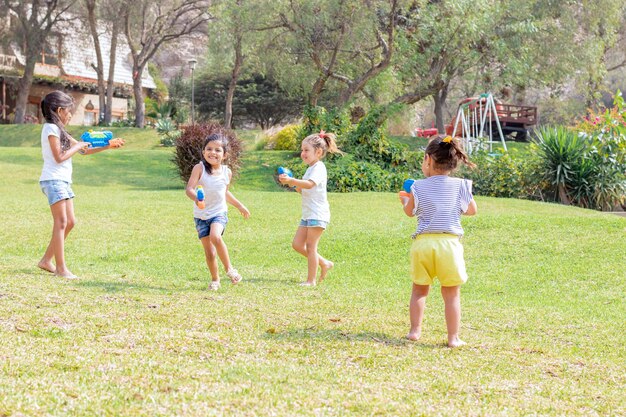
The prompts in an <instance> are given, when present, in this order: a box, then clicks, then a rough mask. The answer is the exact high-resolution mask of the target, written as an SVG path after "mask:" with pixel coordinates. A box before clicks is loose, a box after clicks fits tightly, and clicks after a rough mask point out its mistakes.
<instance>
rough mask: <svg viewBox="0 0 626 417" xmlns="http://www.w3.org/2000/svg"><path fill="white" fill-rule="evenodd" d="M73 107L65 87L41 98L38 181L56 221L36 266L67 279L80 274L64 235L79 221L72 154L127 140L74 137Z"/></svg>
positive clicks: (116, 144)
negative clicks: (93, 142)
mask: <svg viewBox="0 0 626 417" xmlns="http://www.w3.org/2000/svg"><path fill="white" fill-rule="evenodd" d="M73 107H74V99H73V98H72V97H71V96H69V95H67V94H65V93H64V92H62V91H53V92H52V93H49V94H48V95H46V96H45V97H44V99H43V100H42V101H41V112H42V113H43V117H44V119H45V120H46V123H45V124H44V125H43V128H42V130H41V152H42V154H43V169H42V172H41V177H40V178H39V185H40V186H41V190H42V191H43V193H44V194H45V195H46V197H48V204H49V205H50V211H51V212H52V220H53V225H52V238H51V239H50V243H49V244H48V248H47V249H46V252H45V253H44V255H43V257H42V258H41V260H40V261H39V263H38V264H37V266H38V267H39V268H41V269H43V270H45V271H48V272H52V273H54V274H55V275H57V276H60V277H63V278H68V279H75V278H77V277H76V275H74V274H73V273H72V272H70V270H69V269H68V268H67V265H66V264H65V239H66V238H67V235H68V234H69V233H70V231H71V230H72V228H73V227H74V224H75V223H76V219H75V217H74V203H73V200H72V199H73V198H74V192H73V191H72V188H71V184H72V156H73V155H74V154H75V153H76V152H79V153H81V154H83V155H89V154H93V153H97V152H101V151H104V150H106V149H110V148H117V147H120V146H122V145H124V140H122V139H116V141H115V142H113V143H112V144H111V145H107V146H104V147H98V148H89V143H88V142H78V141H77V140H75V139H74V138H73V137H71V136H70V135H69V133H67V131H66V130H65V126H66V125H67V124H68V123H69V122H70V119H71V118H72V109H73ZM53 259H54V263H53V262H52V260H53Z"/></svg>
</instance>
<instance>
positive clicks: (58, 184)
mask: <svg viewBox="0 0 626 417" xmlns="http://www.w3.org/2000/svg"><path fill="white" fill-rule="evenodd" d="M70 185H71V184H70V183H69V182H67V181H61V180H46V181H39V186H40V187H41V191H42V192H43V193H44V194H45V195H46V197H48V204H49V205H53V204H55V203H58V202H59V201H61V200H69V199H70V198H74V191H72V187H71V186H70Z"/></svg>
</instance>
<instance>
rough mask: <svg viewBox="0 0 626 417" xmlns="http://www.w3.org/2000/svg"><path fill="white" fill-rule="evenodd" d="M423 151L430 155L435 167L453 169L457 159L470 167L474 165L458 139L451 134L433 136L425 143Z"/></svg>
mask: <svg viewBox="0 0 626 417" xmlns="http://www.w3.org/2000/svg"><path fill="white" fill-rule="evenodd" d="M424 153H425V154H426V155H429V156H430V157H431V159H432V160H433V163H434V168H435V169H439V170H444V171H454V170H455V169H456V167H457V165H458V163H459V161H461V162H462V163H464V164H465V165H467V166H468V167H470V168H473V167H475V166H476V165H474V164H473V163H471V162H470V160H469V158H468V156H467V154H466V153H465V151H464V150H463V147H462V145H461V144H460V143H459V141H458V140H457V139H455V138H453V137H451V136H446V135H436V136H433V137H432V138H431V139H430V141H429V142H428V145H426V150H425V151H424Z"/></svg>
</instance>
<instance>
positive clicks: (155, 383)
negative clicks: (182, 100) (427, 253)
mask: <svg viewBox="0 0 626 417" xmlns="http://www.w3.org/2000/svg"><path fill="white" fill-rule="evenodd" d="M1 129H5V127H2V128H1ZM128 134H129V135H131V136H132V137H133V138H134V136H133V133H132V131H129V132H128ZM4 137H5V136H3V130H0V144H3V143H4V145H5V146H4V147H2V146H0V175H1V178H2V181H1V182H0V197H1V201H2V204H0V219H2V220H0V253H1V256H0V339H1V340H2V344H1V346H0V358H2V359H1V365H0V366H1V368H0V369H1V370H0V393H1V394H0V416H23V415H28V416H46V415H55V416H57V415H59V416H61V415H62V416H65V415H67V416H78V415H80V416H83V415H101V416H119V415H124V416H136V415H137V416H138V415H151V416H171V415H189V416H192V415H194V416H195V415H197V416H207V415H250V416H253V415H280V416H282V415H311V416H313V415H327V416H332V415H355V416H357V415H358V416H362V415H398V416H399V415H441V416H479V415H485V416H509V415H510V416H517V415H545V416H563V415H568V416H569V415H579V416H593V415H598V416H605V415H611V416H616V415H626V396H625V395H624V392H626V365H625V364H626V336H625V335H626V321H625V320H624V318H625V317H626V304H625V303H624V288H625V285H626V261H625V253H626V219H625V218H621V217H617V216H612V215H608V214H602V213H598V212H593V211H589V210H582V209H578V208H573V207H564V206H560V205H555V204H545V203H536V202H528V201H521V200H509V199H494V198H480V197H479V198H477V202H478V206H479V214H478V215H477V216H475V217H472V218H467V219H464V227H465V230H466V233H467V236H466V237H465V238H464V244H465V247H466V260H467V264H468V272H469V275H470V280H469V282H468V283H467V284H466V285H465V286H464V287H463V290H462V308H463V319H462V331H461V337H462V338H463V339H464V340H465V341H466V342H468V345H467V346H466V347H463V348H459V349H448V348H446V347H445V346H444V342H445V341H446V330H445V322H444V317H443V302H442V300H441V296H440V295H439V289H438V288H436V287H435V288H433V290H432V291H431V295H430V297H429V300H428V309H427V311H426V318H425V323H424V326H425V328H424V334H423V337H422V340H421V341H420V342H417V343H413V342H408V341H406V340H405V339H404V335H405V334H406V333H407V331H408V327H409V320H408V299H409V295H410V287H411V283H410V279H409V278H408V265H407V256H408V250H409V246H410V243H411V241H410V238H409V236H410V234H411V232H412V231H413V229H414V227H415V224H414V223H415V220H414V219H409V218H408V217H406V216H404V214H403V213H402V210H401V209H400V205H399V203H398V202H397V198H396V195H395V194H393V193H353V194H330V196H329V199H330V203H331V211H332V215H333V220H332V223H331V226H330V227H329V229H328V231H327V232H326V233H325V235H324V236H323V238H322V240H321V244H320V253H321V254H322V255H324V256H327V257H329V258H330V259H332V260H333V261H335V265H336V266H335V268H334V269H333V270H332V271H331V272H330V274H329V277H328V278H327V281H325V282H324V283H323V284H322V285H320V286H318V287H315V288H303V287H300V286H298V285H297V284H298V282H300V281H303V280H304V279H305V277H306V261H305V259H304V258H302V257H300V256H299V255H297V254H296V253H295V252H294V251H293V250H291V248H290V243H291V239H292V236H293V234H294V232H295V230H296V225H297V222H298V220H299V213H300V198H299V195H297V194H296V193H293V192H285V191H282V190H281V189H279V188H278V187H277V186H276V185H275V184H274V183H273V179H272V175H273V173H274V170H275V167H276V165H279V164H280V161H281V160H282V159H283V158H285V156H286V154H284V153H280V152H269V151H267V152H263V151H256V152H248V153H247V154H246V157H245V158H246V159H245V161H244V162H245V167H244V170H243V172H242V174H241V177H240V178H239V180H238V181H237V183H236V184H235V185H234V186H233V192H234V193H235V195H236V196H237V197H238V198H240V199H241V200H242V201H243V202H244V203H245V204H246V205H247V206H248V207H249V208H250V210H251V212H252V217H251V218H250V219H248V220H247V221H244V220H243V219H242V218H241V217H240V216H239V215H238V213H237V211H236V210H234V209H231V211H230V214H231V221H230V223H229V225H228V227H227V230H226V234H225V240H226V242H227V244H228V247H229V250H230V254H231V258H232V259H233V263H234V265H235V266H236V267H237V268H238V269H239V271H240V272H241V273H242V275H243V276H244V281H243V282H242V284H241V285H238V286H231V285H230V284H229V283H227V282H226V280H224V281H223V285H222V289H221V290H220V291H218V292H209V291H207V285H208V282H209V279H210V278H209V274H208V271H207V268H206V266H205V264H204V256H203V253H202V248H201V245H200V243H199V242H198V240H197V238H196V235H195V230H194V227H193V221H192V217H191V208H192V206H191V204H192V203H191V202H190V201H189V200H187V199H186V197H185V196H184V192H183V184H182V183H181V182H180V180H179V179H178V178H177V177H176V174H175V171H174V169H173V167H172V166H171V165H170V163H169V162H168V161H169V158H170V153H171V150H169V149H163V148H158V147H156V146H154V144H153V143H152V139H150V140H147V139H145V138H144V139H143V140H140V139H137V140H134V141H133V140H129V146H128V147H126V148H124V149H121V150H118V151H111V152H106V153H103V154H98V155H93V156H88V157H82V156H76V157H75V158H74V187H73V188H74V191H75V192H76V194H77V197H76V199H75V208H76V215H77V219H78V225H77V227H76V229H75V230H74V231H72V233H71V235H70V237H69V238H68V241H67V245H66V256H67V259H68V265H69V267H70V268H71V270H72V271H73V272H74V273H76V274H78V275H79V276H80V277H81V279H80V280H77V281H66V280H62V279H59V278H55V277H54V276H52V275H50V274H47V273H44V272H43V271H40V270H38V269H37V268H36V263H37V261H38V260H39V258H40V257H41V254H42V253H43V251H44V249H45V246H46V245H47V243H48V240H49V235H50V230H51V216H50V213H49V209H48V207H47V203H46V199H45V197H44V196H43V194H42V193H41V191H40V190H39V187H38V183H37V181H38V178H39V174H40V170H41V152H40V149H39V148H37V147H33V146H22V143H18V142H10V143H8V142H3V140H4ZM247 140H249V141H253V140H254V137H253V136H250V138H249V139H247ZM157 141H158V139H157ZM35 142H38V136H37V138H36V141H35ZM7 144H10V146H6V145H7Z"/></svg>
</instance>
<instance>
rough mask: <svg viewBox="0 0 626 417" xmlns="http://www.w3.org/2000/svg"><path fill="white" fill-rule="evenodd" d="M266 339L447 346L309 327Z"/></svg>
mask: <svg viewBox="0 0 626 417" xmlns="http://www.w3.org/2000/svg"><path fill="white" fill-rule="evenodd" d="M265 337H266V338H271V339H274V340H302V339H322V340H347V341H359V342H374V343H379V344H383V345H387V346H399V347H406V346H418V347H420V348H429V349H435V348H441V347H445V344H443V343H442V344H432V343H421V342H412V341H410V340H407V339H404V338H397V337H390V336H388V335H386V334H384V333H377V332H359V333H348V332H345V331H343V330H340V329H324V330H316V329H315V328H311V327H307V328H304V329H291V330H285V331H282V332H276V333H271V332H266V333H265Z"/></svg>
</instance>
